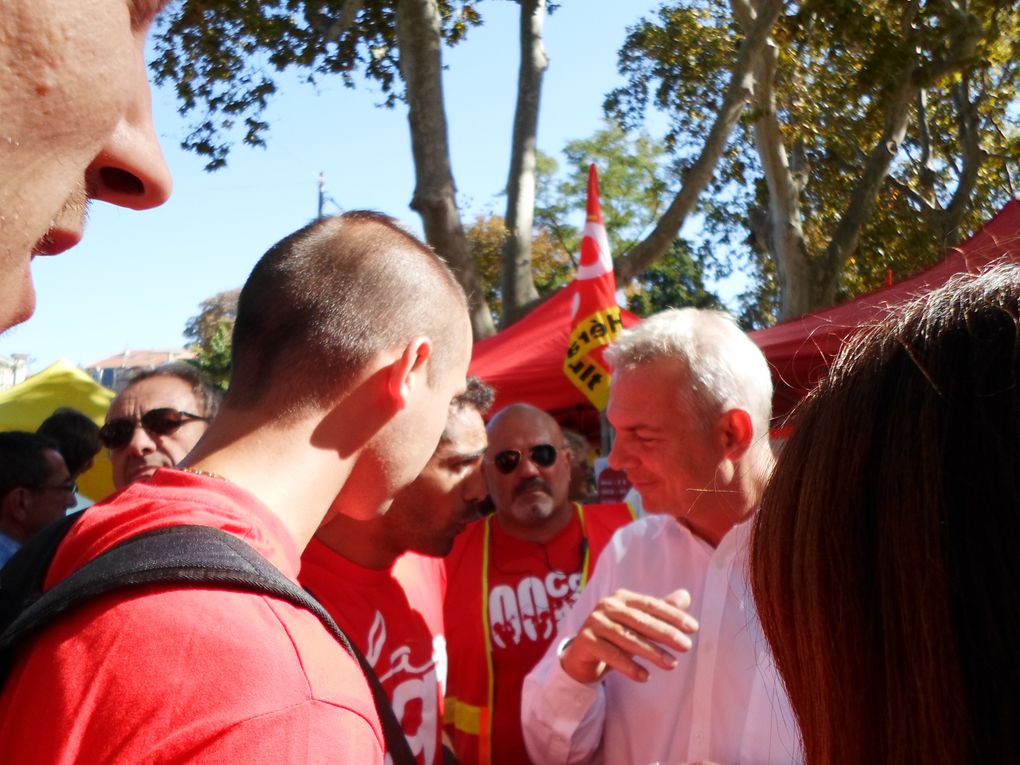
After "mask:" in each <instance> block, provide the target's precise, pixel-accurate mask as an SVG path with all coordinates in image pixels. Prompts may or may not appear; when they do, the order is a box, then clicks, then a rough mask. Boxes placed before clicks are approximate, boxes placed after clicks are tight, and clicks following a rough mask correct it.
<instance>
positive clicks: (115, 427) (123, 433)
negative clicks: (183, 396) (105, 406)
mask: <svg viewBox="0 0 1020 765" xmlns="http://www.w3.org/2000/svg"><path fill="white" fill-rule="evenodd" d="M193 420H202V421H203V422H208V421H209V418H208V417H201V416H199V415H197V414H191V412H182V411H179V410H177V409H173V408H171V407H162V408H160V409H150V410H149V411H147V412H146V413H145V414H143V415H142V416H141V417H118V418H116V419H114V420H110V421H109V422H108V423H106V424H105V425H104V426H103V427H101V428H100V429H99V440H100V441H102V442H103V446H105V447H106V448H107V449H121V448H123V447H125V446H127V445H128V443H129V442H130V441H131V437H132V436H133V435H134V434H135V428H137V427H138V425H139V424H141V426H142V427H143V428H145V430H147V431H148V432H149V433H154V434H155V435H157V436H169V435H170V434H171V433H174V432H176V431H177V429H178V428H179V427H181V425H183V424H185V423H186V422H192V421H193Z"/></svg>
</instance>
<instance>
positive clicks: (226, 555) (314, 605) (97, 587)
mask: <svg viewBox="0 0 1020 765" xmlns="http://www.w3.org/2000/svg"><path fill="white" fill-rule="evenodd" d="M64 533H65V534H66V530H65V532H64ZM62 536H63V535H61V538H62ZM51 557H52V552H51ZM157 584H166V585H185V586H187V585H191V586H196V587H197V586H204V585H211V586H214V587H218V588H221V589H236V590H240V591H246V592H254V593H260V594H265V595H270V596H272V597H275V598H278V599H280V600H284V601H287V602H289V603H292V604H294V605H296V606H299V607H301V608H305V609H307V610H309V611H311V612H312V613H314V614H315V615H316V617H318V619H319V621H321V622H322V624H323V625H324V626H325V627H326V628H327V629H328V630H329V631H330V633H331V634H332V635H333V637H335V638H336V640H337V642H339V643H340V644H341V645H342V646H343V647H344V648H345V649H346V650H347V652H348V653H349V654H351V656H353V657H354V658H355V659H356V660H357V661H358V664H359V665H360V667H361V669H362V671H363V672H364V673H365V677H366V679H367V680H368V684H369V687H370V688H371V689H372V698H373V701H374V702H375V706H376V712H377V714H378V715H379V720H380V723H381V724H382V728H383V737H384V739H385V741H386V750H387V752H388V753H389V754H390V756H391V758H392V761H393V762H394V763H395V765H405V764H406V765H410V764H411V763H414V762H415V758H414V755H413V754H412V753H411V748H410V745H409V744H408V743H407V739H406V738H405V737H404V732H403V729H402V728H401V727H400V723H399V722H397V719H396V715H394V713H393V707H392V706H391V704H390V701H389V698H387V696H386V692H385V691H384V690H383V688H382V685H381V684H380V683H379V679H378V677H376V675H375V672H374V671H373V670H372V667H371V666H369V664H368V662H367V661H366V660H365V658H364V656H362V655H361V653H360V652H359V651H357V650H356V649H355V648H354V646H353V645H352V644H351V641H350V640H349V639H348V638H347V635H346V634H345V633H344V631H343V630H342V629H340V627H339V625H337V623H336V622H335V621H334V620H333V618H332V617H331V616H330V615H329V614H328V613H327V612H326V610H325V609H324V608H323V607H322V605H321V604H320V603H319V602H318V601H316V600H315V599H314V598H313V597H312V596H311V595H309V594H308V593H307V592H305V591H304V590H303V589H301V587H300V586H298V585H297V584H296V583H295V582H293V581H291V580H290V579H289V578H287V577H286V576H285V575H284V574H283V573H282V572H281V571H280V570H279V569H277V568H276V567H275V566H273V565H272V564H271V563H270V562H269V561H268V560H266V559H265V558H264V557H263V556H262V555H260V554H259V553H257V552H256V551H255V550H253V549H252V548H251V546H250V545H248V544H247V543H245V542H244V541H243V540H241V539H240V538H239V537H236V536H234V535H233V534H229V533H227V532H225V531H220V530H219V529H214V528H210V527H207V526H170V527H167V528H162V529H156V530H155V531H150V532H147V533H145V534H140V535H138V536H136V537H132V538H131V539H128V540H126V541H125V542H122V543H121V544H119V545H117V546H116V547H113V548H111V549H110V550H108V551H107V552H105V553H103V554H102V555H100V556H98V557H96V558H94V559H92V560H91V561H89V562H88V563H86V564H85V565H84V566H82V567H81V568H79V569H78V570H77V571H75V572H74V573H73V574H71V575H70V576H68V577H67V578H66V579H64V580H62V581H60V582H58V583H57V584H56V585H55V586H54V587H52V588H51V589H49V590H47V591H46V592H45V593H43V594H42V595H41V596H40V597H38V599H36V600H35V601H34V602H33V603H31V604H30V605H28V606H27V608H25V609H24V611H22V612H21V614H20V615H19V616H18V617H17V618H16V619H14V621H13V622H12V623H11V624H10V625H9V626H8V627H7V629H5V630H4V631H3V634H2V635H0V655H2V656H3V659H4V661H5V664H7V666H3V667H0V671H2V672H3V675H0V677H6V673H7V671H8V670H9V668H10V667H9V662H10V660H11V656H12V654H13V650H12V649H13V648H14V647H15V646H16V645H17V644H18V643H19V642H20V641H22V640H23V639H25V638H26V637H28V636H30V635H31V634H32V633H34V632H35V631H36V630H38V629H40V628H41V627H43V626H45V625H46V624H48V623H49V622H51V621H52V620H53V619H55V618H57V617H59V616H60V615H62V614H64V613H66V612H67V611H69V610H71V609H73V608H75V607H76V606H78V605H81V604H83V603H85V602H87V601H89V600H91V599H93V598H96V597H99V596H101V595H105V594H107V593H111V592H116V591H119V590H125V589H127V588H130V587H137V586H144V585H157Z"/></svg>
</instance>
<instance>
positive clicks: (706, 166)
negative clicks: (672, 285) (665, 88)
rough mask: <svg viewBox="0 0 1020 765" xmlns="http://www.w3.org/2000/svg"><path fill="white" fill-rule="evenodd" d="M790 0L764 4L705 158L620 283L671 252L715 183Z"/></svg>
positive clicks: (621, 270) (621, 271)
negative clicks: (761, 62) (758, 69)
mask: <svg viewBox="0 0 1020 765" xmlns="http://www.w3.org/2000/svg"><path fill="white" fill-rule="evenodd" d="M783 6H784V0H764V2H762V4H761V7H760V8H759V9H758V14H757V16H756V18H755V19H754V22H753V23H752V24H751V27H750V30H749V31H748V33H747V36H746V37H745V38H744V40H743V41H742V42H741V44H740V48H739V49H738V51H737V57H736V61H735V62H734V65H733V69H732V73H731V75H730V82H729V85H728V86H727V88H726V93H725V94H724V96H723V102H722V106H721V107H720V109H719V112H718V114H717V115H716V119H715V122H714V123H713V125H712V128H711V129H710V130H709V133H708V136H707V137H706V138H705V144H704V146H703V147H702V150H701V154H700V155H699V156H698V158H697V159H696V160H695V162H694V164H693V165H691V167H690V169H689V170H688V171H687V172H686V173H685V174H684V178H683V182H682V184H681V186H680V190H679V191H678V192H677V194H676V196H675V197H674V198H673V201H672V202H671V203H670V205H669V207H668V208H667V209H666V212H665V213H664V214H663V216H662V217H661V218H660V219H659V222H658V223H657V224H656V226H655V228H654V229H653V230H652V232H651V233H650V234H649V235H648V236H647V237H646V238H645V239H644V240H642V241H641V242H640V243H638V244H637V245H636V246H635V247H634V249H632V250H631V251H630V252H629V253H628V254H627V255H626V256H625V257H623V258H619V259H618V260H617V261H616V274H617V277H618V281H619V284H621V285H625V284H627V282H629V281H630V280H631V279H633V278H634V277H635V276H637V275H638V274H640V273H641V272H642V271H644V270H645V269H646V268H648V267H649V266H650V265H651V264H652V263H654V262H655V261H656V260H658V259H660V258H661V257H662V256H663V255H665V254H666V252H667V251H668V250H669V247H670V245H671V244H672V243H673V240H674V239H676V237H677V235H678V234H679V233H680V228H681V227H682V226H683V223H684V221H685V220H686V219H687V216H688V215H689V214H690V212H691V210H692V209H693V208H694V205H695V203H696V202H697V201H698V197H699V196H700V194H701V192H702V191H704V189H705V187H706V186H707V185H708V184H709V182H710V181H711V180H712V175H713V174H714V172H715V167H716V165H717V164H718V162H719V158H720V157H721V156H722V153H723V149H724V148H725V147H726V141H727V139H728V138H729V135H730V133H731V132H732V130H733V126H734V125H736V123H737V120H738V119H739V118H740V114H741V112H742V111H743V110H744V107H745V106H746V104H747V102H748V101H749V100H750V99H751V98H752V94H753V91H754V74H753V71H754V66H755V63H756V62H757V59H758V55H759V54H760V53H761V50H762V48H763V47H764V46H765V44H766V42H767V41H768V36H769V33H770V31H771V29H772V26H773V25H774V24H775V23H776V20H777V19H778V18H779V14H780V13H781V12H782V9H783Z"/></svg>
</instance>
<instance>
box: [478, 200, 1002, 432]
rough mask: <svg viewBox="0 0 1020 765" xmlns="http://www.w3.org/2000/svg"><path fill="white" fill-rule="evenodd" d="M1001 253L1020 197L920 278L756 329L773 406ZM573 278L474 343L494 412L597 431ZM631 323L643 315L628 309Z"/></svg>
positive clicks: (782, 409)
mask: <svg viewBox="0 0 1020 765" xmlns="http://www.w3.org/2000/svg"><path fill="white" fill-rule="evenodd" d="M1001 258H1010V259H1013V260H1017V261H1020V201H1018V200H1013V201H1011V202H1009V203H1008V204H1007V205H1006V206H1005V207H1003V208H1002V210H1000V211H999V213H998V214H997V215H996V216H995V217H994V218H992V219H991V220H990V221H988V223H986V224H985V225H984V227H983V228H981V230H980V231H978V232H977V233H976V234H974V236H972V237H971V238H970V239H968V240H967V241H966V242H964V243H963V244H961V245H960V246H959V247H956V248H953V249H952V250H950V251H949V252H948V253H947V254H946V257H945V258H944V259H943V260H942V261H940V262H939V263H938V264H936V265H934V266H932V267H931V268H929V269H928V270H926V271H923V272H922V273H920V274H917V275H916V276H913V277H911V278H910V279H906V280H904V281H902V282H900V283H898V284H894V285H893V286H891V287H886V288H884V289H880V290H878V291H876V292H872V293H871V294H869V295H865V296H863V297H859V298H857V299H855V300H851V301H849V302H847V303H843V304H842V305H838V306H835V307H834V308H828V309H826V310H824V311H818V312H816V313H811V314H807V315H806V316H802V317H800V318H798V319H793V320H791V321H787V322H783V323H782V324H777V325H776V326H774V327H770V328H769V329H762V330H758V331H756V332H752V333H751V335H750V336H751V339H752V340H754V341H755V342H756V343H757V344H758V346H759V347H760V348H761V349H762V351H763V352H764V353H765V357H766V358H767V359H768V361H769V365H770V366H771V368H772V377H773V382H774V384H775V389H776V393H775V397H774V399H773V410H774V414H775V415H776V416H783V415H785V414H787V413H788V412H789V411H790V409H791V408H792V407H793V405H794V404H796V403H797V402H798V401H799V400H800V399H801V398H802V397H803V396H804V394H805V393H807V392H808V391H809V390H810V389H811V388H812V386H814V384H815V383H816V382H817V381H818V380H819V379H820V378H821V376H822V375H823V374H825V370H826V369H827V368H828V365H829V364H830V363H831V361H832V359H833V357H834V356H835V355H836V353H837V352H838V351H839V348H840V347H841V346H842V344H843V341H844V340H845V339H846V338H847V337H849V336H850V335H851V334H853V333H854V332H856V331H857V330H858V329H859V328H860V327H861V326H862V325H866V324H868V323H869V322H871V321H874V320H875V319H877V318H880V317H881V316H883V315H885V313H886V312H887V311H888V310H889V309H890V307H892V306H895V305H897V304H900V303H902V302H904V301H906V300H908V299H910V298H911V297H914V296H916V295H919V294H923V293H924V292H926V291H928V290H930V289H932V288H934V287H937V286H938V285H940V284H942V283H943V282H945V281H946V279H948V278H949V277H950V276H952V275H953V274H956V273H960V272H964V271H968V272H971V273H976V272H978V271H980V270H981V268H982V267H984V266H986V265H987V264H988V263H989V262H991V261H994V260H998V259H1001ZM572 295H573V285H572V284H569V285H567V286H566V287H564V288H563V289H561V290H560V291H559V292H557V293H555V294H554V295H553V296H552V297H550V298H549V299H548V300H546V301H545V302H544V303H543V304H542V305H540V306H539V307H538V308H536V309H535V310H534V311H532V312H531V313H530V314H528V315H527V316H525V317H524V318H523V319H521V320H520V321H519V322H517V323H516V324H513V325H511V326H510V327H508V328H507V329H505V330H503V331H502V332H500V333H498V334H496V335H493V336H492V337H490V338H487V339H485V340H480V341H478V342H477V343H475V347H474V353H473V357H472V361H471V368H470V373H471V374H473V375H478V376H479V377H481V378H482V379H483V380H485V381H486V382H487V383H488V384H489V385H492V386H493V387H494V388H495V389H496V403H495V405H494V407H493V411H498V410H499V409H501V408H502V407H504V406H506V405H507V404H512V403H515V402H519V401H523V402H527V403H529V404H533V405H534V406H537V407H539V408H540V409H544V410H546V411H547V412H550V413H552V414H554V415H556V416H557V418H558V419H560V421H561V422H563V423H564V424H567V425H569V426H570V427H573V428H575V429H577V430H580V431H581V432H586V433H590V432H597V430H598V427H599V426H598V419H597V415H596V413H595V410H594V408H593V407H592V406H591V404H589V403H588V400H587V399H586V398H585V397H584V396H583V395H582V394H581V392H580V391H579V390H577V388H575V387H574V386H573V385H571V384H570V382H569V381H568V380H567V378H566V376H565V375H564V374H563V357H564V354H565V352H566V347H567V337H568V335H569V332H570V301H571V297H572ZM622 316H623V323H624V325H625V326H628V327H629V326H633V325H634V324H636V323H637V322H638V321H639V319H638V317H637V316H635V315H634V314H632V313H630V312H629V311H627V310H623V311H622Z"/></svg>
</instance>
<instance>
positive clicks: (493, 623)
mask: <svg viewBox="0 0 1020 765" xmlns="http://www.w3.org/2000/svg"><path fill="white" fill-rule="evenodd" d="M580 590H581V574H580V572H578V573H575V574H565V573H563V572H562V571H550V572H549V573H548V574H546V575H545V578H544V579H543V578H540V577H538V576H527V577H525V578H523V579H521V580H520V581H519V582H518V583H517V586H516V587H514V586H513V585H510V584H498V585H496V586H495V587H493V588H492V589H491V590H490V591H489V625H490V630H491V636H492V644H493V646H494V647H495V648H507V647H508V646H511V645H519V644H520V643H521V641H522V640H528V641H530V642H537V643H545V642H547V641H549V640H550V639H551V638H552V636H553V634H554V633H555V631H556V625H557V624H559V622H561V621H562V620H563V617H565V616H566V615H567V612H568V611H569V610H570V607H571V606H572V605H574V603H575V601H576V600H577V597H578V595H580Z"/></svg>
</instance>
